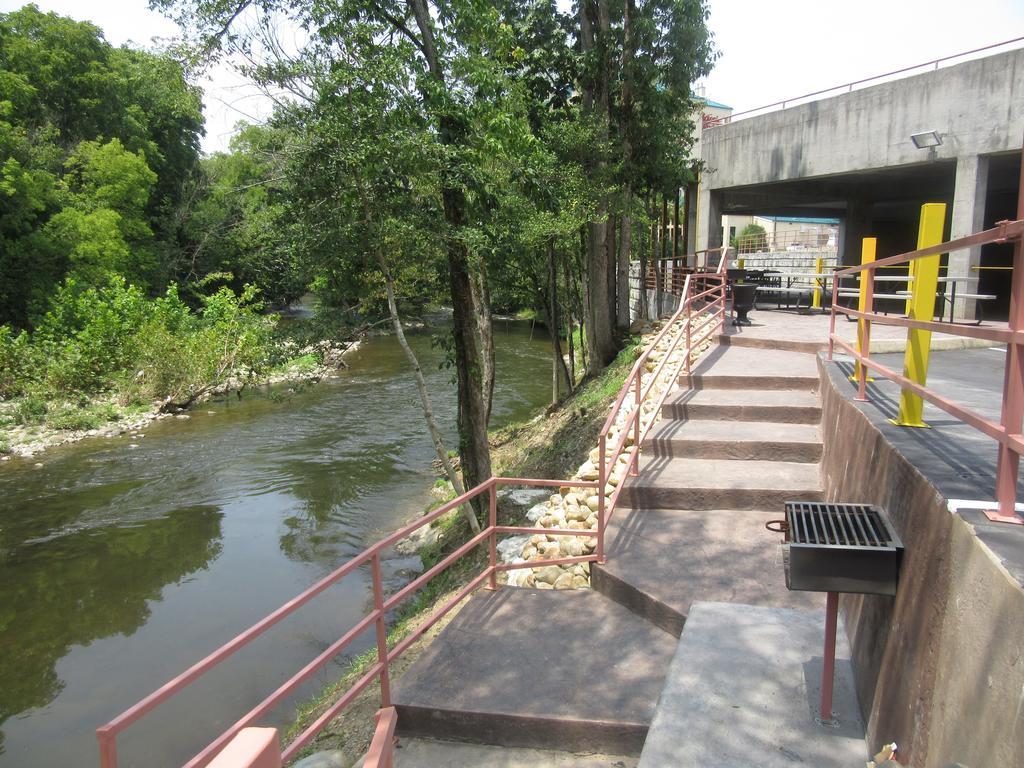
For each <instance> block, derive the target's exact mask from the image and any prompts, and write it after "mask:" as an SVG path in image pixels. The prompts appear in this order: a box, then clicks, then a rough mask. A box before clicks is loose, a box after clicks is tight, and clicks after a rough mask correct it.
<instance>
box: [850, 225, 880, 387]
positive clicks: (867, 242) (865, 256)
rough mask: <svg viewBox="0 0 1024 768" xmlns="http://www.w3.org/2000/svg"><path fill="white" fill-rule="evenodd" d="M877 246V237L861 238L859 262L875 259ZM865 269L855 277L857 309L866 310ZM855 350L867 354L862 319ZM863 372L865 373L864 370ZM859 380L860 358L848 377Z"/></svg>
mask: <svg viewBox="0 0 1024 768" xmlns="http://www.w3.org/2000/svg"><path fill="white" fill-rule="evenodd" d="M877 246H878V239H877V238H874V237H865V238H864V239H863V240H861V244H860V263H861V264H870V263H871V262H873V261H874V260H875V252H876V249H877ZM867 274H868V273H867V270H864V271H862V272H859V273H858V274H857V279H858V280H860V295H859V296H858V297H857V311H858V312H867V310H868V281H867V279H866V278H867ZM857 351H858V352H860V353H861V354H862V355H864V354H867V353H868V351H869V350H866V349H864V321H863V320H858V321H857ZM865 373H867V372H866V371H865ZM859 380H860V360H858V361H857V364H856V367H855V368H854V369H853V376H851V377H850V381H859ZM867 380H868V381H874V379H873V378H871V377H870V376H868V377H867Z"/></svg>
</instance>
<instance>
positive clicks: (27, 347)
mask: <svg viewBox="0 0 1024 768" xmlns="http://www.w3.org/2000/svg"><path fill="white" fill-rule="evenodd" d="M37 369H38V361H37V360H36V355H35V350H34V349H33V347H32V340H31V338H30V337H29V335H28V334H27V333H26V332H25V331H22V332H21V333H19V334H18V335H17V336H15V335H14V331H12V330H11V328H10V327H8V326H6V325H0V397H16V396H18V395H20V394H23V393H24V392H25V390H26V388H27V387H28V386H29V385H30V384H31V383H32V381H33V374H34V373H35V372H36V371H37Z"/></svg>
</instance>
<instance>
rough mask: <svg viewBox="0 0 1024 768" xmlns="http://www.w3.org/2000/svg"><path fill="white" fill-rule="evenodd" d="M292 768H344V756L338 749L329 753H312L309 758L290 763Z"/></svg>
mask: <svg viewBox="0 0 1024 768" xmlns="http://www.w3.org/2000/svg"><path fill="white" fill-rule="evenodd" d="M292 768H345V754H344V753H343V752H342V751H341V750H338V749H335V750H332V751H330V752H314V753H313V754H312V755H310V756H309V757H304V758H302V759H301V760H299V762H297V763H292Z"/></svg>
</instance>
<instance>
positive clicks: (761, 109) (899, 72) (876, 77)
mask: <svg viewBox="0 0 1024 768" xmlns="http://www.w3.org/2000/svg"><path fill="white" fill-rule="evenodd" d="M1021 41H1024V37H1014V38H1012V39H1010V40H1003V41H1002V42H1001V43H992V44H991V45H984V46H982V47H981V48H974V49H972V50H970V51H962V52H960V53H954V54H952V55H950V56H943V57H942V58H939V59H932V60H931V61H926V62H923V63H921V64H914V65H912V66H909V67H903V68H902V69H894V70H892V71H891V72H886V73H885V74H881V75H872V76H871V77H865V78H862V79H860V80H854V81H852V82H849V83H843V84H842V85H834V86H832V87H831V88H823V89H822V90H820V91H812V92H811V93H805V94H803V95H802V96H793V97H791V98H788V99H783V100H782V101H774V102H772V103H771V104H765V105H764V106H762V107H754V108H753V109H745V110H743V111H742V112H735V113H733V114H731V115H726V116H724V117H722V118H720V119H719V121H718V122H717V123H715V124H714V125H708V126H706V127H705V129H706V130H707V129H713V128H714V127H715V126H717V125H724V124H728V123H731V122H732V121H733V120H735V119H736V118H737V117H744V116H749V115H752V114H754V113H755V112H764V111H765V110H768V109H774V108H775V107H782V108H783V109H785V108H786V105H787V104H792V103H793V102H794V101H802V100H804V99H809V98H811V97H813V96H821V95H823V94H826V93H832V92H833V91H840V90H843V89H844V88H845V89H846V92H847V93H850V92H852V91H853V88H854V86H857V85H864V84H865V83H873V82H875V81H876V80H883V79H885V78H887V77H892V76H893V75H902V74H903V73H905V72H911V71H913V70H915V69H924V68H925V67H933V68H934V69H938V68H939V64H941V63H942V62H944V61H952V60H953V59H959V58H962V57H964V56H971V55H973V54H975V53H981V52H982V51H989V50H992V49H993V48H1001V47H1002V46H1004V45H1010V44H1012V43H1019V42H1021Z"/></svg>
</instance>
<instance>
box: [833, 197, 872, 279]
mask: <svg viewBox="0 0 1024 768" xmlns="http://www.w3.org/2000/svg"><path fill="white" fill-rule="evenodd" d="M868 212H869V206H868V204H867V203H866V202H865V201H864V200H863V199H862V198H851V199H849V200H847V201H846V216H845V217H843V219H842V221H840V223H839V242H838V248H839V250H838V254H839V263H840V264H843V265H846V266H852V265H854V264H860V248H861V241H862V240H863V239H864V238H865V237H871V232H870V229H871V221H870V216H869V215H868ZM847 287H849V286H847Z"/></svg>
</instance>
